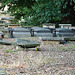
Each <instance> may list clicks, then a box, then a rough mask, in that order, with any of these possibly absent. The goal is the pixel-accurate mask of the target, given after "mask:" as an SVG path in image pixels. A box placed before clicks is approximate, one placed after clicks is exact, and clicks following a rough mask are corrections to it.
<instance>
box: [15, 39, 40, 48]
mask: <svg viewBox="0 0 75 75" xmlns="http://www.w3.org/2000/svg"><path fill="white" fill-rule="evenodd" d="M16 44H17V45H19V46H22V47H26V48H32V47H36V46H39V45H40V44H39V43H38V42H36V41H33V40H26V39H17V40H16Z"/></svg>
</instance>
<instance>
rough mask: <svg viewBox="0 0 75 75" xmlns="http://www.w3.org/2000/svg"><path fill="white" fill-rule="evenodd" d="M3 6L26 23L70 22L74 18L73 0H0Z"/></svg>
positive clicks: (74, 4) (74, 3) (74, 7)
mask: <svg viewBox="0 0 75 75" xmlns="http://www.w3.org/2000/svg"><path fill="white" fill-rule="evenodd" d="M0 1H1V3H2V6H1V7H0V8H2V9H3V8H4V6H5V5H8V6H9V12H11V15H14V16H15V18H16V19H17V20H20V19H21V18H23V19H25V21H26V22H27V24H33V25H39V24H42V23H48V22H58V21H62V20H63V21H62V22H65V21H66V22H68V23H69V22H71V21H72V19H75V17H74V15H75V13H74V12H75V1H74V0H0Z"/></svg>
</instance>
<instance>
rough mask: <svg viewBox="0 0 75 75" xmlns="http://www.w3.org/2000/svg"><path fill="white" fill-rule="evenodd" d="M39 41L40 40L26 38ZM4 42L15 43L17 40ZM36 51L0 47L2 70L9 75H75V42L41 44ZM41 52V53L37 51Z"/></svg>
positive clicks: (15, 47)
mask: <svg viewBox="0 0 75 75" xmlns="http://www.w3.org/2000/svg"><path fill="white" fill-rule="evenodd" d="M26 39H33V40H35V41H39V42H40V39H39V38H26ZM3 40H5V41H9V42H15V41H16V39H10V38H4V39H3ZM40 43H41V45H40V46H38V47H37V48H36V49H34V48H32V49H23V48H21V47H18V49H17V46H16V45H15V44H13V45H0V68H5V70H6V72H7V75H75V42H74V41H72V42H71V41H69V42H68V43H67V44H64V45H63V44H59V43H58V42H49V41H47V42H43V41H41V42H40ZM37 50H39V51H37Z"/></svg>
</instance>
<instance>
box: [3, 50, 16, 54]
mask: <svg viewBox="0 0 75 75" xmlns="http://www.w3.org/2000/svg"><path fill="white" fill-rule="evenodd" d="M4 52H5V53H12V52H15V51H13V50H5V51H4Z"/></svg>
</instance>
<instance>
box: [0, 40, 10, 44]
mask: <svg viewBox="0 0 75 75" xmlns="http://www.w3.org/2000/svg"><path fill="white" fill-rule="evenodd" d="M0 44H4V45H11V42H7V41H3V40H0Z"/></svg>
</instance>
